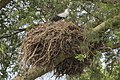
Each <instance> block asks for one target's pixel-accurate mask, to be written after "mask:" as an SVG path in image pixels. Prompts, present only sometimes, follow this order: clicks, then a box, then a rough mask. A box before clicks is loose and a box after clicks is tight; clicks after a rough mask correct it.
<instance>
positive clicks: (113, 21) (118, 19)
mask: <svg viewBox="0 0 120 80" xmlns="http://www.w3.org/2000/svg"><path fill="white" fill-rule="evenodd" d="M117 25H120V14H119V15H117V16H115V17H113V18H110V19H108V20H106V21H104V22H102V23H101V24H99V25H98V26H96V27H95V28H94V29H93V31H95V32H101V31H103V30H107V29H109V28H117V27H118V26H117Z"/></svg>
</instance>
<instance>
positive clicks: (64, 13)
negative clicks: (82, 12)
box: [51, 8, 69, 22]
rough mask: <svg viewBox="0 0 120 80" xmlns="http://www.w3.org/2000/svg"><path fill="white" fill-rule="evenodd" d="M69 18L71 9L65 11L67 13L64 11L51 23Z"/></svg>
mask: <svg viewBox="0 0 120 80" xmlns="http://www.w3.org/2000/svg"><path fill="white" fill-rule="evenodd" d="M68 16H69V9H68V8H67V9H65V11H64V12H63V13H60V14H58V15H56V16H54V17H53V18H52V19H51V21H55V22H57V21H59V20H62V19H65V18H66V17H68Z"/></svg>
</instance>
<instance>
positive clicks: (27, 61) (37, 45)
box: [26, 44, 39, 65]
mask: <svg viewBox="0 0 120 80" xmlns="http://www.w3.org/2000/svg"><path fill="white" fill-rule="evenodd" d="M38 45H39V44H37V46H36V47H35V49H34V51H33V53H32V55H31V56H30V57H29V58H28V60H27V61H26V65H27V63H28V61H29V60H30V59H31V58H32V57H33V56H34V54H35V52H36V50H37V48H38Z"/></svg>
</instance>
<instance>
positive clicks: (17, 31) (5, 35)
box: [0, 28, 26, 39]
mask: <svg viewBox="0 0 120 80" xmlns="http://www.w3.org/2000/svg"><path fill="white" fill-rule="evenodd" d="M23 31H26V28H23V29H17V30H14V31H13V33H12V34H4V35H2V36H0V39H3V38H8V37H11V36H13V35H16V34H18V33H20V32H23Z"/></svg>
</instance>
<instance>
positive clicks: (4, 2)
mask: <svg viewBox="0 0 120 80" xmlns="http://www.w3.org/2000/svg"><path fill="white" fill-rule="evenodd" d="M11 1H12V0H0V10H1V9H2V8H3V7H5V6H6V5H7V4H8V3H10V2H11Z"/></svg>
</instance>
